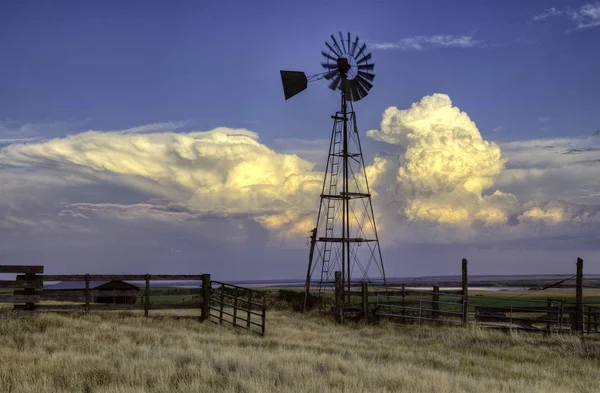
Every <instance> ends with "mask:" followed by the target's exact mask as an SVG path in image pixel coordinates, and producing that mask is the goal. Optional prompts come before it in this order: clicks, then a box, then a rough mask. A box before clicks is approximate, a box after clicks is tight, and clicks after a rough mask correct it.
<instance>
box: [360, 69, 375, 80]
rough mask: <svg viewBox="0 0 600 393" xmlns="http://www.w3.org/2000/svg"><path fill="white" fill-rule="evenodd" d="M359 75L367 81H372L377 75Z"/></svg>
mask: <svg viewBox="0 0 600 393" xmlns="http://www.w3.org/2000/svg"><path fill="white" fill-rule="evenodd" d="M358 75H360V76H362V77H363V78H364V79H366V80H370V81H372V80H373V78H375V74H371V73H369V72H364V71H358Z"/></svg>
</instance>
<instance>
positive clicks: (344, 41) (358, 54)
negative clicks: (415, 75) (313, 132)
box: [281, 32, 385, 300]
mask: <svg viewBox="0 0 600 393" xmlns="http://www.w3.org/2000/svg"><path fill="white" fill-rule="evenodd" d="M325 46H326V50H324V51H322V52H321V54H322V55H323V62H322V63H321V66H322V67H323V68H324V69H325V71H324V72H322V73H319V74H315V75H311V76H308V77H307V76H306V74H305V73H304V72H301V71H281V80H282V82H283V92H284V95H285V99H286V100H287V99H290V98H291V97H293V96H295V95H296V94H298V93H300V92H302V91H303V90H305V89H306V88H307V86H308V82H314V81H317V80H321V79H326V80H328V81H330V83H329V88H330V89H331V90H333V91H336V92H339V93H340V95H341V101H340V109H339V110H338V111H336V113H335V115H333V116H331V118H332V119H333V129H332V132H331V140H330V143H329V154H328V158H327V165H326V169H325V176H324V179H323V189H322V192H321V195H320V197H321V202H320V205H319V213H318V215H317V224H316V226H315V228H314V229H313V230H312V231H311V235H310V243H311V248H310V253H309V261H308V269H307V274H306V283H305V291H306V297H305V300H306V298H307V297H308V294H309V291H310V289H311V281H313V282H316V281H317V277H318V291H319V292H321V291H324V290H330V289H333V288H334V286H335V283H334V272H335V271H341V272H342V280H343V283H344V285H343V287H344V288H345V289H347V291H348V292H347V293H348V297H349V291H350V288H351V285H352V283H353V282H356V281H362V282H365V281H366V282H371V277H373V274H375V275H376V276H379V277H381V278H382V279H383V281H384V282H385V270H384V267H383V260H382V257H381V249H380V247H379V237H378V235H377V227H376V225H375V216H374V213H373V205H372V203H371V192H370V190H369V183H368V180H367V173H366V170H365V164H364V159H363V154H362V148H361V144H360V137H359V133H358V130H357V122H356V113H355V112H354V106H353V103H354V102H356V101H359V100H361V99H363V98H365V97H366V96H367V94H369V91H370V90H371V88H372V87H373V85H372V83H371V82H372V81H373V79H374V78H375V75H374V74H373V69H374V67H375V65H374V64H373V63H372V62H371V53H368V52H367V46H366V44H364V43H361V42H360V40H359V38H358V36H356V37H355V38H354V39H353V38H352V37H351V35H350V33H347V35H343V34H342V33H341V32H340V33H339V40H338V39H336V37H335V36H334V35H331V42H325ZM317 269H318V270H317ZM315 273H316V274H317V275H318V276H317V277H314V275H315ZM313 277H314V278H315V279H314V280H313Z"/></svg>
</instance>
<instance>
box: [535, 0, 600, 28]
mask: <svg viewBox="0 0 600 393" xmlns="http://www.w3.org/2000/svg"><path fill="white" fill-rule="evenodd" d="M551 17H565V18H568V19H570V20H571V21H572V22H573V23H575V26H576V28H577V29H585V28H589V27H596V26H600V3H598V2H594V3H586V4H584V5H582V6H581V7H579V8H577V9H572V8H562V9H558V8H554V7H553V8H548V9H547V10H545V11H543V12H541V13H540V14H537V15H534V17H533V19H534V20H536V21H540V20H545V19H548V18H551Z"/></svg>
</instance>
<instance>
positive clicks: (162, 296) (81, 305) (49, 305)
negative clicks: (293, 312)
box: [0, 265, 266, 335]
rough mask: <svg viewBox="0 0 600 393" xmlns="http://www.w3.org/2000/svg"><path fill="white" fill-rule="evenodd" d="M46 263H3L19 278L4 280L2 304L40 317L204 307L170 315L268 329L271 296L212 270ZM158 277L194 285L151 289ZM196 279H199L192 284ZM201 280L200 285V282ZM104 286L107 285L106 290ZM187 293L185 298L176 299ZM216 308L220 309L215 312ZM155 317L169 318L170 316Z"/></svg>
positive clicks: (1, 268) (260, 331)
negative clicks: (70, 267) (217, 277)
mask: <svg viewBox="0 0 600 393" xmlns="http://www.w3.org/2000/svg"><path fill="white" fill-rule="evenodd" d="M43 272H44V267H43V266H8V265H0V273H13V274H17V276H16V279H15V280H4V281H0V289H9V290H12V293H10V294H0V304H3V303H4V304H12V305H13V308H12V310H6V311H5V312H1V311H0V313H3V314H9V315H36V314H38V313H40V312H83V313H87V312H90V311H109V310H113V311H121V310H137V311H143V312H144V316H145V317H150V311H153V310H184V309H186V310H198V311H199V315H197V316H190V315H168V316H169V317H174V318H196V319H199V320H200V321H205V320H211V321H213V322H217V323H220V324H223V323H226V324H231V325H233V326H235V327H241V328H245V329H247V330H250V331H253V332H255V333H258V334H260V335H264V333H265V323H266V299H265V295H264V293H263V292H260V291H255V290H252V289H248V288H244V287H240V286H237V285H232V284H227V283H223V282H219V281H211V279H210V275H209V274H201V275H189V274H186V275H183V274H153V275H150V274H144V275H139V274H65V275H62V274H61V275H43ZM49 281H61V282H63V281H71V282H72V281H81V282H82V283H85V286H84V288H83V289H82V288H77V287H75V288H74V289H56V290H51V289H44V282H49ZM96 281H107V282H109V283H111V282H112V281H123V282H125V281H130V282H131V281H139V282H141V283H143V286H139V287H138V286H134V285H132V284H125V285H121V288H111V287H102V285H100V286H99V287H97V288H91V287H90V285H91V284H90V283H92V282H96ZM152 281H154V282H156V281H188V282H190V286H192V287H191V288H188V287H186V288H174V287H164V288H157V287H151V285H150V284H151V282H152ZM193 281H196V283H192V282H193ZM197 282H199V283H197ZM100 287H102V288H100ZM178 296H181V297H182V298H181V300H180V301H174V300H173V297H178ZM215 310H216V311H217V313H216V315H215ZM151 317H158V318H164V317H165V315H152V316H151Z"/></svg>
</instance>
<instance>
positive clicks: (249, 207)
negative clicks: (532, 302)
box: [0, 0, 600, 279]
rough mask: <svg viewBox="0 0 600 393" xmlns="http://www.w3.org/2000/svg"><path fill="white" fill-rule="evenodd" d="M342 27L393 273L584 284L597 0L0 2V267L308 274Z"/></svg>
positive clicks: (593, 255) (591, 232) (591, 246)
mask: <svg viewBox="0 0 600 393" xmlns="http://www.w3.org/2000/svg"><path fill="white" fill-rule="evenodd" d="M338 31H343V32H346V31H350V32H352V34H353V35H354V34H355V35H358V36H359V37H360V39H361V40H363V41H364V42H366V43H367V45H368V48H369V49H370V50H371V52H372V54H373V61H374V63H375V70H374V73H375V74H376V77H375V80H374V87H373V89H371V91H370V92H369V95H368V96H367V97H366V98H365V99H363V100H361V101H360V102H357V103H356V104H355V109H356V112H357V118H358V128H359V132H360V135H361V141H362V143H363V149H364V154H365V163H366V165H367V173H368V176H369V182H370V184H371V185H372V189H373V206H374V210H375V215H376V219H377V225H378V228H379V230H380V240H381V248H382V253H383V260H384V265H385V266H386V271H387V273H388V275H389V276H423V275H444V274H459V273H460V260H461V258H463V257H467V258H468V259H469V261H470V272H471V273H472V274H531V273H539V274H550V273H553V274H563V273H564V274H569V273H572V272H573V271H574V269H575V267H574V263H575V260H576V258H577V257H578V256H580V257H582V258H583V259H584V260H585V270H586V271H587V272H589V273H600V264H599V263H598V257H599V256H600V248H599V246H598V245H599V244H600V242H598V235H597V234H598V233H599V232H598V229H600V215H599V214H598V211H599V207H600V181H598V179H597V178H598V176H597V173H598V169H600V168H599V166H600V164H599V163H600V157H598V152H599V149H600V140H599V139H598V138H599V136H596V135H594V134H595V132H596V131H598V130H600V114H599V111H598V108H600V93H599V91H600V76H599V75H598V69H600V51H598V49H597V48H598V44H600V2H594V1H541V0H540V1H533V0H532V1H527V2H522V1H503V2H494V3H492V2H480V1H452V2H450V1H447V2H438V1H371V2H364V1H363V2H354V1H344V2H323V1H319V2H316V1H315V2H310V1H303V2H288V1H273V2H267V1H253V2H242V1H239V2H234V1H219V2H186V1H179V2H168V3H167V2H157V1H143V2H142V1H131V2H117V1H103V2H99V1H98V2H76V1H58V0H57V1H53V2H47V1H37V2H36V1H4V2H1V3H0V53H1V58H2V61H0V261H1V262H0V263H4V264H43V265H45V266H46V271H47V272H53V273H115V274H117V273H140V272H141V273H206V272H208V273H211V274H213V276H214V277H217V278H219V279H261V278H264V279H274V278H298V277H302V276H303V275H304V274H305V269H306V263H307V259H308V247H307V246H306V235H307V232H308V230H310V229H311V228H312V226H314V222H315V221H316V209H317V208H318V204H319V194H320V192H321V189H320V187H321V184H322V178H323V170H324V164H325V160H326V156H327V147H328V138H329V135H330V132H331V118H330V115H331V114H332V113H333V112H335V110H336V107H337V106H338V105H339V96H338V95H337V94H335V93H334V92H332V91H331V90H329V89H327V83H325V82H324V81H317V82H314V83H310V84H309V87H308V89H307V90H306V91H304V92H302V93H301V94H299V95H298V96H296V97H293V98H292V99H290V100H288V101H286V100H284V97H283V91H282V87H281V79H280V75H279V70H282V69H283V70H301V71H305V72H306V73H307V74H309V75H312V74H316V73H319V72H321V71H322V69H321V67H320V65H319V63H320V62H321V60H322V59H321V55H320V51H321V50H323V49H325V41H326V40H328V39H329V35H330V34H332V33H334V34H337V32H338ZM319 179H320V180H319Z"/></svg>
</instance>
